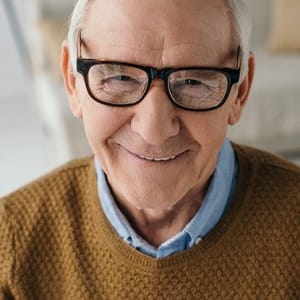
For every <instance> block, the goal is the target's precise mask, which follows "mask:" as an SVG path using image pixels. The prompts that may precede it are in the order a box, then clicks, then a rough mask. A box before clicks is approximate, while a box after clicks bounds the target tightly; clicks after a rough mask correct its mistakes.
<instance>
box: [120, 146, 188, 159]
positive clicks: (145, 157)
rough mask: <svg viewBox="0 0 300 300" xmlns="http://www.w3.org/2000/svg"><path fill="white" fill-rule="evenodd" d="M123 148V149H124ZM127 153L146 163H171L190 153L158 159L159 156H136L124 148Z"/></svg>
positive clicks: (183, 152)
mask: <svg viewBox="0 0 300 300" xmlns="http://www.w3.org/2000/svg"><path fill="white" fill-rule="evenodd" d="M122 148H123V147H122ZM123 149H124V150H125V151H126V152H127V153H129V154H131V155H132V156H134V157H136V158H139V159H142V160H145V161H150V162H170V161H173V160H176V159H177V158H179V157H180V156H182V155H184V154H185V153H187V152H188V150H185V151H182V152H180V153H178V154H175V155H170V156H169V155H168V156H167V155H166V156H160V157H158V156H157V155H153V156H152V155H142V154H136V153H134V152H132V151H129V150H128V149H126V148H123Z"/></svg>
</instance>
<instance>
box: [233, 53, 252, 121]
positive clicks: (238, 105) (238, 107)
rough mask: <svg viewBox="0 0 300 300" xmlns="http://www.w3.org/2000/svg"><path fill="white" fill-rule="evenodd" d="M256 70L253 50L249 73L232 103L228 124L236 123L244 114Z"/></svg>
mask: <svg viewBox="0 0 300 300" xmlns="http://www.w3.org/2000/svg"><path fill="white" fill-rule="evenodd" d="M254 72H255V58H254V54H253V52H250V54H249V59H248V73H247V75H246V76H245V78H244V80H243V81H242V82H241V83H240V84H239V86H238V91H237V95H236V99H235V101H234V103H233V105H232V110H231V113H230V115H229V119H228V124H229V125H234V124H236V123H237V122H238V121H239V120H240V118H241V115H242V111H243V108H244V107H245V105H246V102H247V100H248V97H249V92H250V89H251V86H252V82H253V77H254Z"/></svg>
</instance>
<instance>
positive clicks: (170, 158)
mask: <svg viewBox="0 0 300 300" xmlns="http://www.w3.org/2000/svg"><path fill="white" fill-rule="evenodd" d="M134 155H135V156H137V157H139V158H142V159H145V160H150V161H169V160H173V159H175V158H176V157H178V156H179V155H180V154H179V155H174V156H171V157H161V158H154V157H146V156H142V155H137V154H134Z"/></svg>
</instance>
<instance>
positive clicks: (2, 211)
mask: <svg viewBox="0 0 300 300" xmlns="http://www.w3.org/2000/svg"><path fill="white" fill-rule="evenodd" d="M13 253H14V251H13V234H12V231H11V226H10V225H9V218H8V214H7V211H6V207H5V200H1V199H0V300H6V299H8V295H9V294H10V290H11V284H12V269H13V260H14V258H13Z"/></svg>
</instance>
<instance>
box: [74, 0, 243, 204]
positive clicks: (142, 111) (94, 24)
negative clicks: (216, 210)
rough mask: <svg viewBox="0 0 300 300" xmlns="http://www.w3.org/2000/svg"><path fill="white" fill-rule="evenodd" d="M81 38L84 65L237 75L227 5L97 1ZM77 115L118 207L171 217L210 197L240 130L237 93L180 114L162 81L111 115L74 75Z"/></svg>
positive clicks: (172, 0)
mask: <svg viewBox="0 0 300 300" xmlns="http://www.w3.org/2000/svg"><path fill="white" fill-rule="evenodd" d="M86 20H87V21H86V23H85V26H84V29H83V31H82V38H83V43H82V57H84V58H94V59H98V60H110V61H122V62H129V63H133V64H140V65H146V66H152V67H155V68H158V69H160V68H166V67H182V66H185V67H188V66H213V67H232V68H235V67H236V57H233V56H232V51H233V50H235V49H233V45H232V40H233V38H232V36H231V32H232V30H231V22H230V18H229V16H228V13H227V12H226V7H225V6H224V1H221V0H216V1H207V0H202V1H199V0H186V1H176V0H164V1H161V0H153V1H148V0H139V1H136V0H127V1H121V0H110V1H94V2H93V3H92V5H91V9H90V10H89V12H88V16H87V19H86ZM74 82H75V83H74V87H75V88H74V91H73V93H72V95H71V103H72V105H71V107H72V109H73V112H74V114H75V115H76V116H78V117H82V118H83V121H84V126H85V130H86V134H87V137H88V140H89V143H90V145H91V147H92V149H93V152H94V153H95V155H96V157H97V158H98V159H99V161H100V163H101V165H102V167H103V169H104V171H105V173H106V175H107V178H108V181H109V183H110V185H111V187H112V190H113V192H114V194H115V196H116V197H117V199H118V200H119V201H120V202H122V201H123V202H124V201H127V202H128V203H130V204H131V205H133V206H134V207H136V208H141V209H145V208H148V209H149V208H150V209H170V208H174V207H175V206H176V205H179V204H180V202H181V201H186V200H188V199H189V197H195V196H196V197H199V201H200V198H201V197H200V195H201V194H202V193H204V190H205V187H206V184H207V182H208V181H209V178H210V176H211V175H212V173H213V171H214V168H215V165H216V159H217V155H218V153H219V151H220V148H221V145H222V143H223V140H224V137H225V134H226V128H227V125H228V124H231V123H234V122H235V117H234V115H235V113H236V106H237V104H236V102H237V99H238V98H237V94H238V89H237V88H236V87H234V88H233V89H232V91H231V94H230V96H229V98H228V100H227V102H226V103H225V104H224V105H223V106H222V107H221V108H219V109H217V110H214V111H210V112H191V111H186V110H183V109H180V108H178V107H176V106H174V105H173V104H172V103H171V102H170V100H169V98H168V97H167V94H166V92H165V89H164V83H163V81H162V80H159V79H157V80H154V81H153V82H152V86H151V88H150V90H149V92H148V94H147V95H146V97H145V98H144V100H143V101H142V102H140V103H139V104H137V105H134V106H130V107H125V108H124V107H123V108H120V107H111V106H105V105H102V104H99V103H97V102H95V101H94V100H92V99H91V98H90V97H89V95H88V93H87V90H86V87H85V84H84V80H83V78H82V76H81V75H80V74H76V75H75V79H74Z"/></svg>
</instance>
